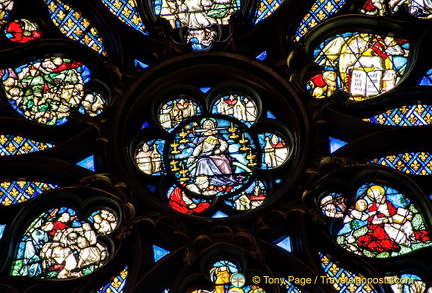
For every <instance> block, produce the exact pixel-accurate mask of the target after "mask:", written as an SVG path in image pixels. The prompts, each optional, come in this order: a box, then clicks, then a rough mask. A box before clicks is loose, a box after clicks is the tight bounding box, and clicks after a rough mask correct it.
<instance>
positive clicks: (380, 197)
mask: <svg viewBox="0 0 432 293" xmlns="http://www.w3.org/2000/svg"><path fill="white" fill-rule="evenodd" d="M367 195H368V197H369V198H370V199H371V200H372V201H373V203H372V205H371V206H370V207H369V213H371V212H376V214H373V215H371V216H369V218H368V219H367V221H368V223H367V227H368V228H369V230H370V231H369V232H367V233H366V234H365V235H362V236H360V237H359V238H358V245H359V246H360V247H362V248H365V249H368V250H371V251H376V252H382V251H399V250H400V245H403V246H407V247H409V246H411V244H412V243H418V242H425V241H428V240H429V239H430V237H429V235H428V232H427V231H424V230H422V231H414V229H413V227H412V223H411V220H412V218H413V215H412V213H411V212H410V211H409V210H407V209H404V208H401V207H399V208H396V207H395V206H394V205H393V203H392V202H391V201H389V200H387V197H386V195H385V190H384V188H382V187H381V186H378V185H374V186H371V187H370V188H369V189H368V190H367Z"/></svg>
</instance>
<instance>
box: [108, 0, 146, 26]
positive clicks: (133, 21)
mask: <svg viewBox="0 0 432 293" xmlns="http://www.w3.org/2000/svg"><path fill="white" fill-rule="evenodd" d="M102 2H103V4H105V6H106V7H107V8H108V9H109V11H111V13H112V14H114V15H115V16H117V18H118V19H120V20H121V21H122V22H124V23H125V24H127V25H128V26H130V27H133V28H134V29H136V30H137V31H139V32H141V33H143V34H144V35H148V32H147V30H146V29H145V26H144V23H143V21H142V19H141V16H140V14H139V13H138V5H137V3H136V0H119V1H109V0H102Z"/></svg>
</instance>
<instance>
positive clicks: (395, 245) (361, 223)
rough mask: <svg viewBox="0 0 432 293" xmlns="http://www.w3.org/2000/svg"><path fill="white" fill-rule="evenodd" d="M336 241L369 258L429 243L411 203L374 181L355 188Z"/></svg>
mask: <svg viewBox="0 0 432 293" xmlns="http://www.w3.org/2000/svg"><path fill="white" fill-rule="evenodd" d="M335 195H336V196H337V194H335ZM336 242H337V243H338V244H339V245H340V246H341V247H343V248H344V249H346V250H347V251H350V252H352V253H355V254H358V255H364V256H367V257H373V258H386V257H395V256H398V255H403V254H406V253H410V252H412V251H414V250H417V249H421V248H423V247H428V246H431V244H432V242H431V241H430V232H429V231H428V229H427V228H426V225H425V222H424V219H423V216H422V215H421V213H420V212H419V210H418V208H417V207H416V206H415V204H414V203H412V202H411V201H410V200H409V199H408V197H407V196H405V195H404V194H402V193H400V192H399V191H397V190H396V189H394V188H391V187H388V186H381V185H378V184H374V183H367V184H364V185H362V186H360V188H359V189H358V190H357V195H356V201H355V203H354V205H353V206H352V207H350V208H349V209H348V210H345V214H344V217H343V226H342V227H341V228H340V229H339V231H338V232H337V237H336Z"/></svg>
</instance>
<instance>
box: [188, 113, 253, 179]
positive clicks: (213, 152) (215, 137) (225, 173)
mask: <svg viewBox="0 0 432 293" xmlns="http://www.w3.org/2000/svg"><path fill="white" fill-rule="evenodd" d="M227 150H228V142H227V141H226V140H225V138H224V137H223V136H221V135H219V134H218V130H217V129H216V125H215V120H214V119H206V120H204V121H203V123H202V132H201V136H200V137H199V138H198V141H197V143H196V146H195V148H194V150H193V152H192V156H190V157H189V159H188V160H187V164H188V165H189V164H192V163H194V164H196V167H195V168H194V170H193V172H192V175H193V176H195V184H196V185H197V186H200V185H208V184H205V183H207V180H206V177H208V183H209V184H211V185H214V186H223V185H238V184H240V183H241V182H242V180H244V179H245V177H244V176H242V175H233V171H232V168H231V162H230V157H229V155H228V153H227ZM231 159H232V158H231Z"/></svg>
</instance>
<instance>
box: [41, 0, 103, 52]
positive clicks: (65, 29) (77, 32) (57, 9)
mask: <svg viewBox="0 0 432 293" xmlns="http://www.w3.org/2000/svg"><path fill="white" fill-rule="evenodd" d="M44 1H45V4H46V6H47V8H48V11H49V13H50V14H51V19H52V21H53V23H54V24H55V25H56V26H57V27H58V28H59V29H60V32H62V33H63V34H64V35H65V36H67V37H68V38H70V39H72V40H75V41H77V42H79V43H81V44H83V45H86V46H87V47H89V48H91V49H93V50H95V51H96V52H98V53H100V54H102V55H103V56H106V55H107V53H106V51H105V48H104V45H103V41H102V38H101V37H100V36H99V32H98V31H97V29H96V28H95V27H93V26H91V23H90V21H89V20H88V19H86V18H84V17H83V16H82V15H81V13H80V12H79V11H77V10H75V9H73V8H72V7H71V6H70V5H68V4H65V3H63V2H61V1H59V0H44Z"/></svg>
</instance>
